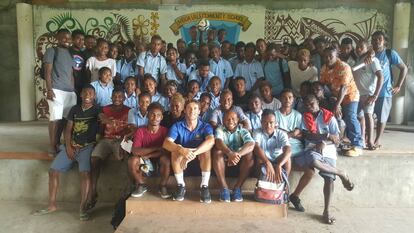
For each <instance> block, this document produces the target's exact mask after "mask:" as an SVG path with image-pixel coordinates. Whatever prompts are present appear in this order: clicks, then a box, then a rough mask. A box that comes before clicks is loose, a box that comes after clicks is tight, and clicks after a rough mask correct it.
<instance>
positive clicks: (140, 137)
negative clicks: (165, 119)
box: [132, 125, 168, 148]
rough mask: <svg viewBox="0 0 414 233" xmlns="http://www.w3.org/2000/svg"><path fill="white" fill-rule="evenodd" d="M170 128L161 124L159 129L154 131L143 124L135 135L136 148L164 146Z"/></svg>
mask: <svg viewBox="0 0 414 233" xmlns="http://www.w3.org/2000/svg"><path fill="white" fill-rule="evenodd" d="M167 134H168V129H167V128H165V127H163V126H160V127H159V128H158V131H157V132H155V133H152V132H150V131H149V130H148V128H147V126H146V125H144V126H141V127H139V128H138V129H137V131H136V132H135V136H134V144H132V147H134V148H154V147H155V148H159V147H162V144H163V143H164V140H165V138H166V137H167Z"/></svg>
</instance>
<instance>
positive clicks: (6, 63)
mask: <svg viewBox="0 0 414 233" xmlns="http://www.w3.org/2000/svg"><path fill="white" fill-rule="evenodd" d="M0 38H1V39H0V48H1V53H0V54H1V56H2V58H1V62H0V121H18V120H20V100H19V65H18V63H19V62H18V55H17V39H16V38H17V23H16V6H15V3H14V2H13V1H11V3H10V4H9V1H0Z"/></svg>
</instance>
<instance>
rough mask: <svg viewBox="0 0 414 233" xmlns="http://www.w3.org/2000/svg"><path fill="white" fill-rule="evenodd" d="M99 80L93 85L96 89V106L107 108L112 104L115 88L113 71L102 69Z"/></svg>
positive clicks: (106, 68)
mask: <svg viewBox="0 0 414 233" xmlns="http://www.w3.org/2000/svg"><path fill="white" fill-rule="evenodd" d="M98 75H99V80H97V81H94V82H92V83H91V85H92V86H93V87H94V88H95V93H96V101H95V102H96V104H97V105H98V106H101V107H103V106H106V105H109V104H112V99H111V96H112V91H113V90H114V86H113V85H112V74H111V69H109V68H108V67H102V68H101V69H99V72H98Z"/></svg>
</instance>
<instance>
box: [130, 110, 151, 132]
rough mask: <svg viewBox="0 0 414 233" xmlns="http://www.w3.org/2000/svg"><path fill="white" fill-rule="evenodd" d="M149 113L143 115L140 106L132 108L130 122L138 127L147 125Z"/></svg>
mask: <svg viewBox="0 0 414 233" xmlns="http://www.w3.org/2000/svg"><path fill="white" fill-rule="evenodd" d="M147 115H148V114H147V113H145V115H142V113H141V111H140V110H139V108H131V109H130V110H129V111H128V124H133V125H135V126H137V127H139V126H143V125H147V124H148V117H147Z"/></svg>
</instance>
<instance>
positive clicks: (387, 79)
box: [375, 49, 403, 97]
mask: <svg viewBox="0 0 414 233" xmlns="http://www.w3.org/2000/svg"><path fill="white" fill-rule="evenodd" d="M385 50H386V49H383V50H382V51H381V52H378V53H376V54H375V56H376V57H377V58H378V60H379V62H380V64H381V69H382V74H383V76H384V84H383V86H382V89H381V91H380V93H379V95H378V97H392V83H391V71H390V63H391V65H398V64H402V63H403V60H402V59H401V57H400V56H399V55H398V53H397V52H395V51H394V50H391V61H389V60H388V57H387V54H386V52H385Z"/></svg>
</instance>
